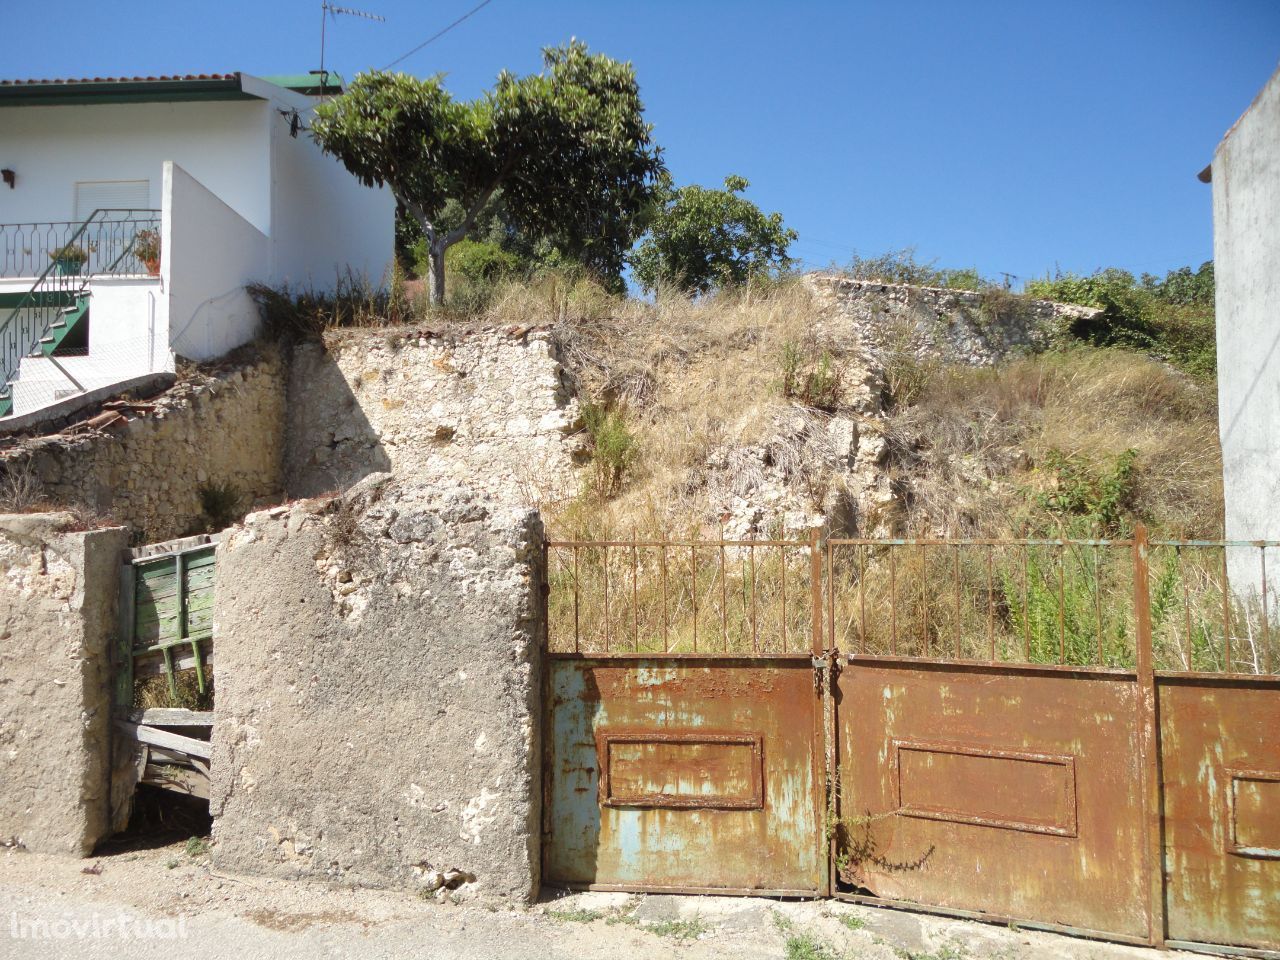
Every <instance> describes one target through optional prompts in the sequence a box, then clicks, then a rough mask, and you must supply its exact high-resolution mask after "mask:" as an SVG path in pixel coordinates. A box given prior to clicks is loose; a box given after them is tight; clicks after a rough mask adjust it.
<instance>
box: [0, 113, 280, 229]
mask: <svg viewBox="0 0 1280 960" xmlns="http://www.w3.org/2000/svg"><path fill="white" fill-rule="evenodd" d="M267 110H268V105H267V104H266V103H265V102H264V101H261V100H229V101H222V100H218V101H196V102H188V103H121V104H114V103H109V104H96V105H84V106H39V107H4V108H0V167H6V168H8V169H11V170H13V171H15V172H16V174H17V184H16V187H15V188H14V189H12V190H10V189H9V188H8V187H4V186H3V185H0V223H27V222H33V221H47V220H72V219H74V217H75V183H76V181H77V180H141V179H146V180H149V181H150V183H151V206H152V207H153V208H157V209H158V208H159V207H160V186H161V176H162V169H161V165H162V164H163V163H164V161H166V160H172V161H174V162H176V163H178V164H179V165H181V166H182V167H183V168H184V169H186V170H187V171H189V172H190V173H191V175H192V176H194V177H195V178H196V179H197V180H199V181H200V182H201V183H204V184H205V185H206V186H207V187H208V189H210V190H211V191H213V192H214V193H216V194H217V195H218V196H220V197H222V198H223V200H224V202H226V203H227V205H228V206H230V207H231V208H232V209H233V210H235V211H236V212H237V213H238V214H240V216H242V217H244V218H245V219H246V220H248V221H249V222H250V223H252V224H253V225H254V226H255V227H257V228H258V229H259V230H261V231H262V232H263V233H267V232H269V231H270V229H271V183H270V163H271V160H270V144H269V142H268V138H267V133H266V122H267Z"/></svg>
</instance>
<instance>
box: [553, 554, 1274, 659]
mask: <svg viewBox="0 0 1280 960" xmlns="http://www.w3.org/2000/svg"><path fill="white" fill-rule="evenodd" d="M1277 547H1280V542H1274V541H1227V540H1214V541H1205V540H1147V539H1146V533H1145V530H1143V529H1142V528H1139V529H1138V530H1137V531H1135V533H1134V535H1133V536H1132V537H1130V538H1126V539H1069V538H1064V539H1019V540H1012V539H998V540H997V539H990V540H979V539H853V538H830V539H827V540H825V541H820V540H819V539H818V538H817V535H816V534H815V535H813V536H812V537H811V538H810V539H808V540H802V539H791V540H786V539H782V540H716V539H707V540H683V541H671V540H639V539H636V540H613V541H591V540H565V541H548V542H547V545H546V564H547V572H546V576H547V615H548V638H547V639H548V649H549V650H551V651H552V652H558V653H631V654H644V653H663V654H677V655H679V654H693V653H698V654H713V653H716V654H732V655H737V654H742V655H760V654H798V653H808V652H814V653H819V652H823V651H824V650H826V649H830V650H832V651H836V652H839V653H841V654H846V655H852V656H855V657H857V656H872V657H898V658H912V659H922V660H938V661H944V662H976V663H1010V664H1027V665H1042V666H1055V667H1067V668H1070V667H1087V668H1106V669H1116V670H1125V671H1132V670H1135V669H1137V667H1138V664H1139V662H1140V660H1141V659H1142V654H1143V653H1146V652H1149V653H1150V656H1151V663H1152V668H1153V669H1156V670H1161V671H1169V672H1189V673H1217V674H1246V675H1268V674H1274V673H1275V672H1276V670H1277V668H1278V667H1280V615H1278V611H1277V598H1276V596H1275V594H1276V590H1275V587H1274V583H1273V582H1270V581H1269V580H1268V568H1267V563H1268V556H1267V554H1268V552H1269V551H1271V552H1273V553H1274V551H1275V550H1276V549H1277Z"/></svg>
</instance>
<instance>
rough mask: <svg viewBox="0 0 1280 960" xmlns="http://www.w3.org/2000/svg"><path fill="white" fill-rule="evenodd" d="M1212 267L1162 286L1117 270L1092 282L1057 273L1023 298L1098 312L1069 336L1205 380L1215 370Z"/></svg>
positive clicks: (1175, 276)
mask: <svg viewBox="0 0 1280 960" xmlns="http://www.w3.org/2000/svg"><path fill="white" fill-rule="evenodd" d="M1213 283H1214V280H1213V264H1212V262H1208V263H1204V264H1202V265H1201V266H1200V269H1199V270H1198V271H1196V272H1194V273H1193V272H1192V271H1191V268H1190V267H1180V268H1179V269H1177V270H1171V271H1170V272H1169V273H1168V274H1167V275H1166V276H1165V278H1164V279H1163V280H1160V279H1158V278H1156V277H1154V276H1152V275H1150V274H1146V275H1144V276H1143V278H1142V280H1141V281H1138V280H1135V279H1134V276H1133V274H1132V273H1129V272H1128V271H1127V270H1119V269H1116V268H1114V267H1110V268H1107V269H1105V270H1098V271H1096V272H1095V273H1092V274H1089V275H1088V276H1082V275H1079V274H1074V273H1058V274H1056V275H1054V276H1052V277H1045V278H1043V279H1040V280H1032V281H1030V282H1028V283H1027V285H1026V288H1025V293H1026V294H1027V295H1029V296H1032V297H1039V298H1041V299H1045V300H1056V301H1058V302H1061V303H1078V304H1080V305H1082V306H1086V307H1097V308H1098V309H1100V310H1101V311H1102V312H1101V314H1099V315H1098V316H1097V317H1092V318H1087V319H1082V320H1079V321H1077V322H1076V323H1075V324H1074V325H1073V326H1072V328H1071V330H1070V331H1069V332H1070V333H1071V335H1072V336H1074V337H1076V338H1077V339H1080V340H1084V341H1087V342H1089V343H1093V344H1096V345H1098V346H1123V347H1131V348H1134V349H1138V350H1144V351H1147V352H1150V353H1153V354H1155V355H1156V356H1158V357H1160V358H1161V359H1164V360H1168V361H1169V362H1171V363H1173V364H1174V365H1176V366H1178V367H1179V368H1181V369H1183V370H1185V371H1186V372H1188V373H1190V374H1192V375H1194V376H1197V377H1200V378H1202V379H1212V378H1213V377H1214V374H1215V371H1216V366H1217V343H1216V339H1215V337H1216V332H1215V325H1214V314H1213Z"/></svg>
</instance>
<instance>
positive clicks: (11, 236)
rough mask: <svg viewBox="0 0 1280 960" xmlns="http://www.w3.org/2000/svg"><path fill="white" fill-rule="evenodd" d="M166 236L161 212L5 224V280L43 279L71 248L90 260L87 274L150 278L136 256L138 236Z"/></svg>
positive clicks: (0, 229)
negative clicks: (56, 257) (151, 233)
mask: <svg viewBox="0 0 1280 960" xmlns="http://www.w3.org/2000/svg"><path fill="white" fill-rule="evenodd" d="M142 230H152V231H154V232H155V235H156V237H157V239H158V238H159V234H160V211H159V210H95V211H94V213H93V215H91V216H90V217H89V219H88V220H87V221H70V220H68V221H47V222H44V223H0V279H6V278H14V277H32V278H35V277H38V276H40V275H41V274H43V273H44V272H45V269H46V268H47V267H48V266H49V265H50V264H51V263H52V261H53V255H54V254H55V253H56V252H57V251H59V250H63V249H65V248H66V247H68V246H74V247H77V248H79V249H80V250H81V251H82V252H83V253H84V255H85V259H84V260H83V262H82V263H83V265H82V268H81V271H80V272H81V273H84V274H90V275H93V274H99V275H100V274H103V273H106V272H110V273H115V274H145V273H146V272H147V268H146V265H145V264H144V263H143V262H142V261H141V260H140V259H139V258H138V257H137V256H136V255H134V253H133V246H134V243H135V241H136V239H137V235H138V233H139V232H140V231H142Z"/></svg>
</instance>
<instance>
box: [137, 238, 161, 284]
mask: <svg viewBox="0 0 1280 960" xmlns="http://www.w3.org/2000/svg"><path fill="white" fill-rule="evenodd" d="M133 255H134V256H135V257H137V258H138V259H139V260H141V261H142V262H143V263H144V264H145V265H146V268H147V273H148V274H149V275H151V276H153V277H158V276H160V231H158V230H139V231H138V235H137V236H135V237H134V238H133Z"/></svg>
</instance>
